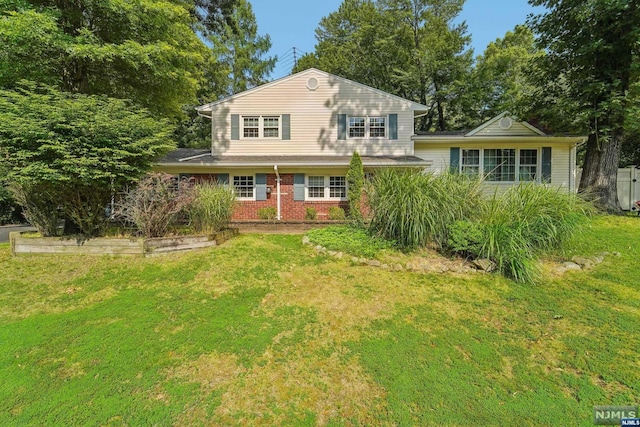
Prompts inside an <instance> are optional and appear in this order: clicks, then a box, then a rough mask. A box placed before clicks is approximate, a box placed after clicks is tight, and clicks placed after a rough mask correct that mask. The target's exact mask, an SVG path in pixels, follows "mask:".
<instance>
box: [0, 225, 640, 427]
mask: <svg viewBox="0 0 640 427" xmlns="http://www.w3.org/2000/svg"><path fill="white" fill-rule="evenodd" d="M639 241H640V222H639V221H638V219H637V218H630V217H626V218H620V217H603V218H599V219H596V220H595V221H594V224H593V226H592V227H591V228H590V229H588V230H587V231H586V233H585V234H583V235H581V236H576V237H575V239H574V241H573V242H572V244H571V246H570V248H569V249H568V250H567V253H565V254H558V255H557V257H558V258H570V257H571V256H572V255H573V254H579V255H590V254H595V253H598V252H601V251H609V252H613V251H617V252H620V253H621V256H619V257H614V256H610V257H607V258H606V260H605V261H604V262H603V263H602V264H600V265H598V266H597V267H595V268H594V269H593V270H590V271H581V272H574V273H566V274H564V275H562V276H557V275H554V274H553V273H552V272H550V271H549V272H547V274H546V275H545V278H544V279H543V280H542V281H541V282H540V283H539V284H537V285H535V286H534V285H521V284H514V283H513V282H511V281H509V280H507V279H504V278H501V277H499V276H495V275H470V276H462V275H455V276H454V275H418V274H414V273H410V272H391V271H385V270H381V269H376V268H371V267H366V266H353V265H351V264H350V262H349V261H347V260H346V258H345V259H343V260H335V259H333V258H330V257H327V256H324V255H318V254H316V253H315V251H313V249H312V248H309V247H304V246H303V245H302V244H301V242H300V236H295V235H270V236H262V235H245V236H240V237H239V238H237V239H234V240H232V241H229V242H227V243H225V244H224V245H223V246H221V247H218V248H214V249H211V250H203V251H199V252H194V253H185V254H180V255H171V256H166V257H158V258H150V259H135V260H132V259H118V258H107V257H105V258H95V257H80V256H77V257H74V256H68V257H36V256H34V257H20V258H12V257H10V255H9V248H8V246H7V245H1V246H0V271H1V272H2V273H1V274H0V343H1V345H2V351H1V352H0V378H2V381H0V425H78V424H87V425H152V424H158V425H172V424H175V425H246V424H251V425H318V424H319V425H336V426H339V425H585V426H587V425H592V419H591V417H592V407H593V405H604V404H638V403H639V402H638V396H640V370H639V369H638V368H640V365H639V364H638V357H637V354H638V353H637V351H638V348H640V281H639V280H637V275H638V272H637V265H638V259H640V245H638V244H637V243H636V242H639Z"/></svg>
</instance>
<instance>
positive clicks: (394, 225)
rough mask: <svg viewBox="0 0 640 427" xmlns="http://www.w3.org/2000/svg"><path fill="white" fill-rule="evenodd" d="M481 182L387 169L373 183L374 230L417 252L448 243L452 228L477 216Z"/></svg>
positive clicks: (371, 192) (460, 176)
mask: <svg viewBox="0 0 640 427" xmlns="http://www.w3.org/2000/svg"><path fill="white" fill-rule="evenodd" d="M481 204H482V200H481V197H480V182H479V181H478V180H477V179H475V178H470V177H467V176H465V175H461V174H453V173H445V174H440V175H435V174H431V173H423V172H421V171H413V170H404V171H401V170H394V169H385V170H381V171H379V172H378V173H377V174H376V175H375V176H374V178H373V180H372V186H371V190H370V194H369V205H370V207H371V215H372V218H371V225H370V227H371V230H373V232H375V233H377V234H379V235H381V236H383V237H385V238H387V239H390V240H394V241H396V242H398V245H399V246H400V247H402V248H407V249H413V248H416V247H419V246H424V245H426V244H427V243H433V244H435V245H436V246H437V247H439V248H443V247H445V246H446V244H447V239H448V235H449V228H450V226H451V225H452V224H453V223H454V222H456V221H458V220H461V219H468V218H472V217H473V216H474V215H476V214H477V212H478V210H479V209H480V206H481Z"/></svg>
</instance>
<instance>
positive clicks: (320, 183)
mask: <svg viewBox="0 0 640 427" xmlns="http://www.w3.org/2000/svg"><path fill="white" fill-rule="evenodd" d="M309 198H310V199H324V176H310V177H309Z"/></svg>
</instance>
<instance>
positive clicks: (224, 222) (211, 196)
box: [187, 182, 236, 234]
mask: <svg viewBox="0 0 640 427" xmlns="http://www.w3.org/2000/svg"><path fill="white" fill-rule="evenodd" d="M235 201H236V195H235V193H234V191H233V189H232V188H231V187H229V186H227V185H218V184H214V183H210V182H203V183H199V184H196V185H195V187H194V188H193V201H192V202H191V204H190V205H189V206H188V207H187V213H188V215H189V223H190V224H191V226H192V227H193V229H194V231H195V232H197V233H208V234H211V233H215V232H216V231H219V230H222V229H224V228H226V227H227V226H228V225H229V221H231V215H232V214H233V207H234V205H235Z"/></svg>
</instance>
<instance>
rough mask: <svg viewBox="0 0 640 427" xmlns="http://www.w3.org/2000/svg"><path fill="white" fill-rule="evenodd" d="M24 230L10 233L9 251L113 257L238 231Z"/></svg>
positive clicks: (179, 247)
mask: <svg viewBox="0 0 640 427" xmlns="http://www.w3.org/2000/svg"><path fill="white" fill-rule="evenodd" d="M23 234H26V233H24V232H13V233H11V234H10V238H9V239H10V241H11V254H12V255H14V256H15V255H24V254H86V255H115V256H140V257H143V256H151V255H158V254H162V253H170V252H177V251H185V250H191V249H199V248H206V247H211V246H216V245H219V244H221V243H223V242H225V241H227V240H229V239H230V238H232V237H233V236H235V235H237V234H238V229H237V228H230V229H227V230H223V231H219V232H217V233H215V234H212V235H199V236H193V235H192V236H172V237H159V238H153V239H147V238H142V237H131V238H127V237H124V238H115V237H98V238H93V239H86V240H84V239H77V238H74V237H26V236H24V235H23Z"/></svg>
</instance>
